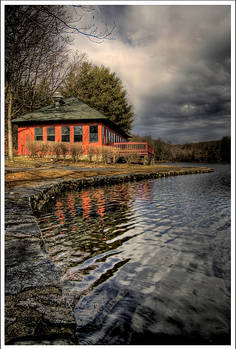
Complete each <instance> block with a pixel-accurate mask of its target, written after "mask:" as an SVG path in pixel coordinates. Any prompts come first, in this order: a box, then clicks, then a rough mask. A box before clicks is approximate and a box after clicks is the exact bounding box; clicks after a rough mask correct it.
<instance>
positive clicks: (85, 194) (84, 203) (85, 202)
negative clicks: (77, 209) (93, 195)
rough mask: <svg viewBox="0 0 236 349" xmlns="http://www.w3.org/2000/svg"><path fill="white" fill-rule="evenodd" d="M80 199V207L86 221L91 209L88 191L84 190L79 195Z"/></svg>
mask: <svg viewBox="0 0 236 349" xmlns="http://www.w3.org/2000/svg"><path fill="white" fill-rule="evenodd" d="M81 199H82V206H83V216H84V218H86V219H89V213H90V209H91V204H90V202H91V199H90V196H89V192H88V190H85V191H83V192H82V193H81Z"/></svg>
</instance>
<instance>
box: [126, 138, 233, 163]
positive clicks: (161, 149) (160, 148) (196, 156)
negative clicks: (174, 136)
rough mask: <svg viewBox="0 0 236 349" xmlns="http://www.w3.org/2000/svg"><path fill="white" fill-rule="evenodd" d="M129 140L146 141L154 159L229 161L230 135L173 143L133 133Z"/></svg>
mask: <svg viewBox="0 0 236 349" xmlns="http://www.w3.org/2000/svg"><path fill="white" fill-rule="evenodd" d="M131 141H133V142H148V143H149V144H150V145H151V146H152V147H153V148H154V150H155V160H157V161H172V162H179V161H185V162H210V163H213V162H228V163H229V162H230V156H231V155H230V149H231V139H230V137H223V138H222V139H220V140H215V141H208V142H199V143H187V144H175V145H173V144H171V143H168V142H164V141H162V140H161V139H160V138H159V139H152V137H150V136H146V137H141V136H138V135H134V136H133V137H132V139H131Z"/></svg>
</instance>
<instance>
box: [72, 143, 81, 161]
mask: <svg viewBox="0 0 236 349" xmlns="http://www.w3.org/2000/svg"><path fill="white" fill-rule="evenodd" d="M83 152H84V148H83V145H82V144H81V143H77V144H72V145H71V146H70V153H71V157H72V161H73V162H77V161H78V160H79V159H80V157H81V155H82V154H83Z"/></svg>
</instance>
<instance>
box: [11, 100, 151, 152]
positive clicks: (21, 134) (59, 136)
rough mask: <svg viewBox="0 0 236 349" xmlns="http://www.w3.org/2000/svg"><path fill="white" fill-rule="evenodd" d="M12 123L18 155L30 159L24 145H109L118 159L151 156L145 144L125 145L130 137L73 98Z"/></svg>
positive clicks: (98, 113) (105, 118)
mask: <svg viewBox="0 0 236 349" xmlns="http://www.w3.org/2000/svg"><path fill="white" fill-rule="evenodd" d="M12 122H13V123H15V124H17V125H18V155H29V154H30V152H29V149H28V148H27V144H29V143H30V142H33V141H42V142H66V143H81V144H83V145H84V146H86V145H89V144H92V145H95V146H96V145H97V146H102V145H111V146H115V147H117V148H119V149H120V154H121V156H123V155H125V154H127V153H134V152H135V153H137V154H139V155H140V157H143V156H148V157H153V156H154V151H153V149H152V148H151V147H150V146H149V145H148V144H147V143H131V142H128V137H129V136H128V134H127V133H126V132H125V131H124V130H122V129H121V128H120V127H119V126H118V125H116V124H115V123H114V122H112V121H111V120H109V119H108V118H107V117H106V116H104V115H103V114H102V113H100V112H98V111H97V110H95V109H93V108H91V107H89V106H88V105H87V104H85V103H84V102H82V101H81V100H79V99H78V98H74V97H72V98H67V99H65V100H62V99H60V100H59V101H57V102H55V103H54V104H53V105H50V106H47V107H44V108H41V109H39V110H37V111H35V112H32V113H28V114H26V115H23V116H21V117H19V118H17V119H14V120H13V121H12Z"/></svg>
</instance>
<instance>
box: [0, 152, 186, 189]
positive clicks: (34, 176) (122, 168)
mask: <svg viewBox="0 0 236 349" xmlns="http://www.w3.org/2000/svg"><path fill="white" fill-rule="evenodd" d="M5 166H6V167H7V168H9V169H10V168H12V169H13V168H17V171H14V172H12V171H10V170H9V171H8V170H6V171H5V185H6V189H7V190H8V189H11V188H14V187H16V186H32V185H38V184H39V185H40V184H41V183H42V182H45V181H47V180H53V179H76V178H83V177H92V176H99V175H106V176H109V175H114V174H130V173H143V172H144V173H145V172H146V173H151V172H155V173H156V172H165V171H170V170H176V171H181V170H182V168H181V167H176V166H171V165H169V166H166V165H152V166H148V165H147V166H145V165H128V164H109V165H104V164H93V163H88V162H79V163H72V162H71V161H70V162H69V161H60V162H57V166H59V167H61V168H56V167H55V165H54V164H53V163H52V161H51V160H50V159H42V160H41V159H37V160H32V159H29V158H27V159H25V158H23V159H22V158H17V160H16V161H15V162H14V163H8V162H7V161H6V162H5ZM67 166H68V167H69V166H72V167H75V168H76V167H81V168H91V169H92V168H94V171H92V170H89V171H86V170H83V171H80V170H79V168H78V170H70V169H67V168H66V167H67ZM23 168H27V169H30V170H28V171H22V170H21V169H23ZM96 169H100V170H96Z"/></svg>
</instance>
